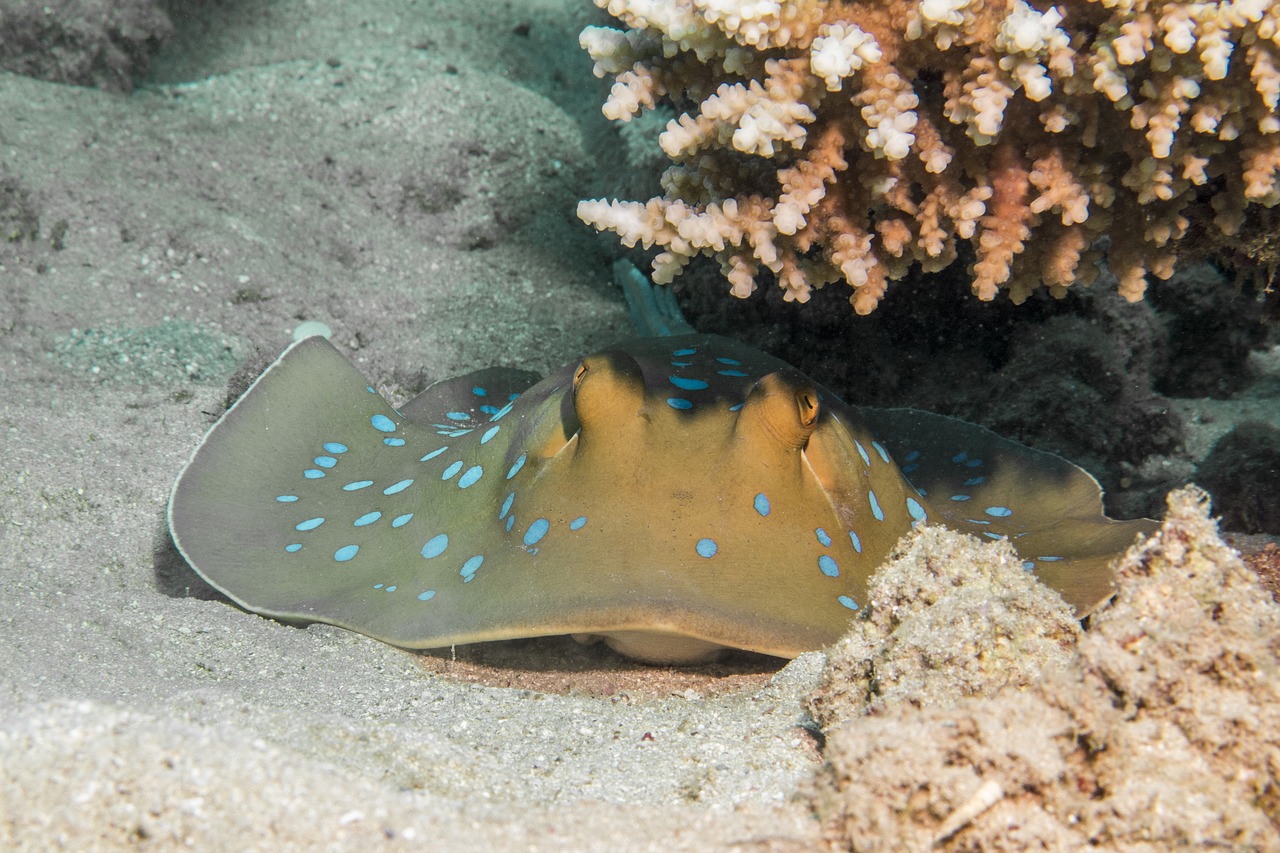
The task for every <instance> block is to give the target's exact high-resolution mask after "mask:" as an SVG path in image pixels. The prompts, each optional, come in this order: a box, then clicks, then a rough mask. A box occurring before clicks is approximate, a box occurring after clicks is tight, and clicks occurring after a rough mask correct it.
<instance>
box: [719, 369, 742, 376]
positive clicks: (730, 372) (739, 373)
mask: <svg viewBox="0 0 1280 853" xmlns="http://www.w3.org/2000/svg"><path fill="white" fill-rule="evenodd" d="M716 373H718V374H720V375H721V376H733V377H740V376H746V375H747V374H745V373H743V372H742V371H741V370H717V371H716Z"/></svg>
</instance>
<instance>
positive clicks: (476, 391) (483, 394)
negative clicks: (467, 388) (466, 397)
mask: <svg viewBox="0 0 1280 853" xmlns="http://www.w3.org/2000/svg"><path fill="white" fill-rule="evenodd" d="M471 393H472V394H475V395H476V396H477V397H488V396H489V392H488V391H486V390H484V389H483V388H481V387H480V386H479V385H477V386H476V387H474V388H472V389H471Z"/></svg>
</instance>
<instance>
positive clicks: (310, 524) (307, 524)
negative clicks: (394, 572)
mask: <svg viewBox="0 0 1280 853" xmlns="http://www.w3.org/2000/svg"><path fill="white" fill-rule="evenodd" d="M322 524H324V518H323V517H321V518H308V519H307V520H306V521H303V522H300V523H299V524H298V525H296V526H295V527H294V528H293V529H294V530H315V529H316V528H317V527H319V526H320V525H322Z"/></svg>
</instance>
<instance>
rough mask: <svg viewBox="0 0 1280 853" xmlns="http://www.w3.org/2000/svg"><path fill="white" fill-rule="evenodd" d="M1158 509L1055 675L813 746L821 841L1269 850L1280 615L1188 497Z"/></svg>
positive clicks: (1277, 797) (1278, 821) (848, 727)
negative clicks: (1161, 515) (1160, 513)
mask: <svg viewBox="0 0 1280 853" xmlns="http://www.w3.org/2000/svg"><path fill="white" fill-rule="evenodd" d="M1168 503H1169V511H1168V514H1167V516H1166V518H1165V520H1164V523H1163V525H1162V527H1161V529H1160V530H1159V532H1158V533H1157V534H1156V535H1155V536H1153V537H1151V538H1150V539H1148V540H1147V541H1145V542H1142V543H1140V544H1138V545H1135V546H1134V547H1133V548H1131V549H1130V551H1129V553H1128V554H1126V555H1125V556H1124V557H1123V558H1122V559H1121V560H1120V561H1119V563H1118V565H1117V570H1116V574H1117V593H1116V597H1115V599H1114V600H1113V601H1112V602H1111V603H1110V604H1108V605H1104V606H1103V607H1102V608H1101V609H1099V610H1098V611H1097V612H1096V613H1095V614H1094V616H1093V625H1092V627H1091V629H1090V630H1089V631H1088V632H1087V633H1086V634H1085V635H1084V636H1083V637H1082V638H1081V640H1080V642H1079V644H1078V646H1077V650H1078V653H1077V655H1076V660H1075V662H1074V663H1073V664H1072V665H1071V666H1070V667H1069V668H1067V669H1065V670H1061V671H1059V672H1058V673H1055V674H1052V675H1050V676H1049V677H1047V678H1046V679H1045V680H1044V681H1042V682H1040V683H1038V684H1034V685H1032V686H1030V687H1028V688H1018V687H1009V688H1005V689H1003V690H1001V691H999V692H998V693H996V695H995V696H994V697H992V698H990V699H978V698H973V697H966V698H957V699H956V701H955V702H954V704H952V705H950V706H948V707H944V708H940V707H915V706H913V705H912V704H911V703H907V702H900V703H898V704H897V705H895V706H890V707H885V708H881V709H879V713H877V714H874V715H872V716H867V717H862V718H858V719H853V720H852V721H850V722H848V723H845V724H843V725H839V726H837V727H836V728H835V729H834V730H831V731H829V732H828V737H827V745H826V748H825V756H826V759H827V764H826V766H825V767H824V768H823V770H822V771H821V772H820V774H819V776H818V778H817V781H816V783H815V786H814V790H813V794H814V797H815V799H814V804H815V808H816V810H817V811H818V813H819V815H820V817H821V818H822V819H823V821H824V825H825V827H826V832H827V834H828V837H829V838H830V840H832V841H833V842H835V843H836V844H837V845H839V846H840V848H841V849H853V850H904V849H911V850H921V849H926V848H927V847H929V846H930V844H931V843H936V844H937V846H939V847H940V848H941V849H952V850H959V849H964V850H1032V849H1034V850H1063V849H1083V848H1086V847H1098V848H1101V849H1109V850H1151V851H1155V850H1169V849H1174V848H1188V847H1201V846H1205V847H1229V848H1232V849H1240V850H1243V849H1251V850H1252V849H1257V850H1280V840H1278V839H1280V833H1278V830H1280V680H1278V679H1277V673H1278V672H1280V607H1278V606H1277V605H1276V603H1275V602H1274V601H1273V600H1272V598H1271V596H1270V595H1269V594H1268V593H1267V592H1266V591H1265V590H1264V589H1263V588H1262V587H1261V586H1260V585H1259V583H1258V579H1257V576H1256V575H1254V574H1253V573H1252V572H1251V571H1249V570H1248V569H1247V568H1246V567H1245V566H1244V565H1243V564H1242V563H1241V561H1240V558H1239V556H1238V555H1237V554H1236V553H1235V552H1233V551H1232V550H1231V549H1230V548H1228V547H1227V546H1226V545H1225V544H1224V543H1223V542H1222V540H1221V539H1220V538H1219V536H1218V532H1217V529H1216V526H1215V525H1214V523H1213V521H1212V520H1211V519H1210V518H1209V516H1208V499H1207V496H1206V495H1205V494H1204V493H1203V492H1201V491H1199V490H1198V489H1195V488H1194V487H1191V488H1187V489H1183V490H1180V491H1178V492H1174V493H1173V494H1171V495H1170V496H1169V502H1168ZM917 704H919V703H917Z"/></svg>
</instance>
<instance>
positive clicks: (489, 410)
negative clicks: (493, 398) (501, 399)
mask: <svg viewBox="0 0 1280 853" xmlns="http://www.w3.org/2000/svg"><path fill="white" fill-rule="evenodd" d="M480 411H482V412H484V413H485V414H486V415H492V414H495V413H497V411H498V407H497V406H490V405H489V404H488V403H485V404H484V405H483V406H481V407H480ZM490 420H493V419H492V418H490Z"/></svg>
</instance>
